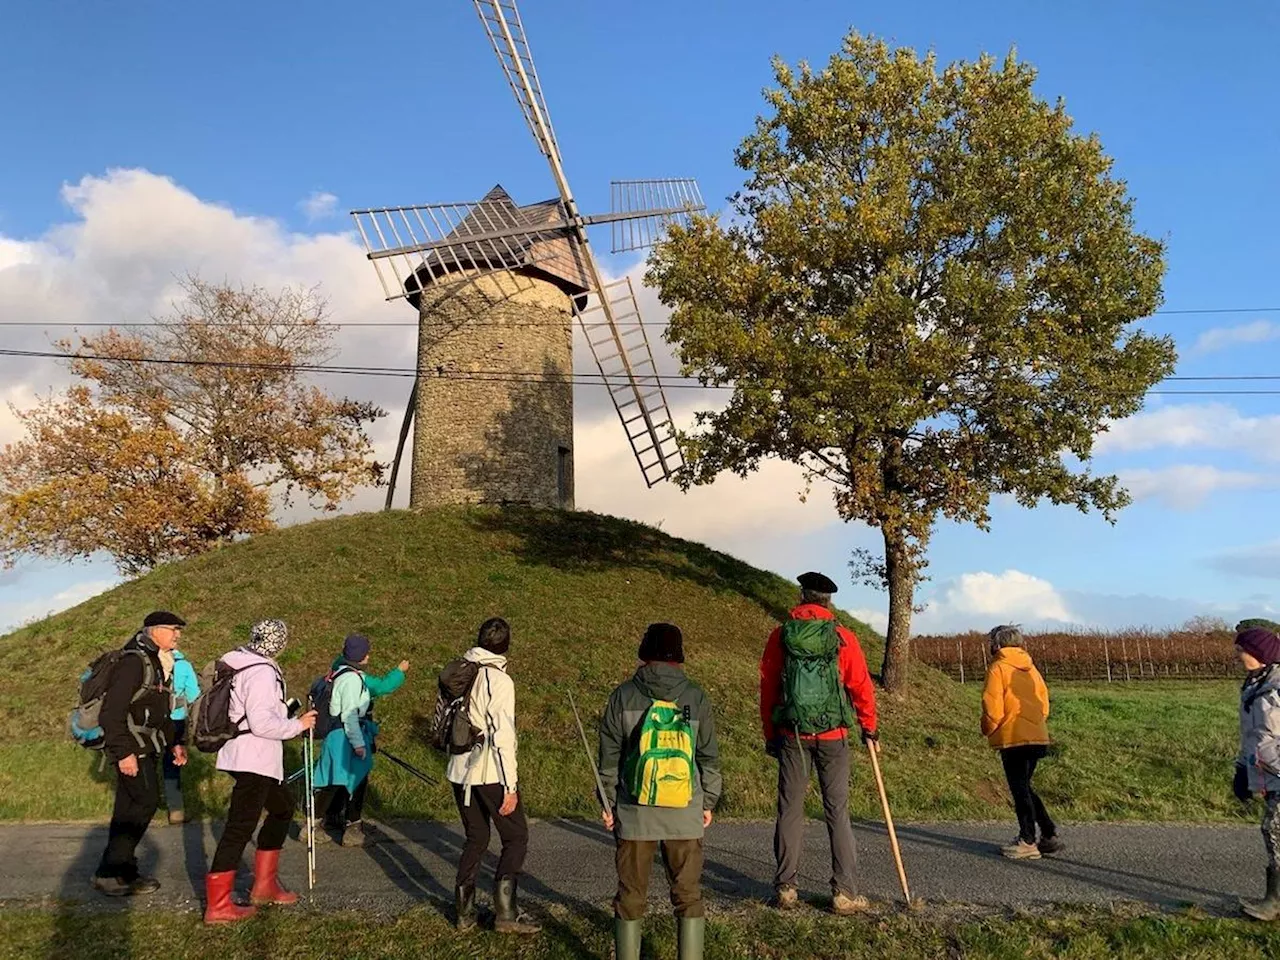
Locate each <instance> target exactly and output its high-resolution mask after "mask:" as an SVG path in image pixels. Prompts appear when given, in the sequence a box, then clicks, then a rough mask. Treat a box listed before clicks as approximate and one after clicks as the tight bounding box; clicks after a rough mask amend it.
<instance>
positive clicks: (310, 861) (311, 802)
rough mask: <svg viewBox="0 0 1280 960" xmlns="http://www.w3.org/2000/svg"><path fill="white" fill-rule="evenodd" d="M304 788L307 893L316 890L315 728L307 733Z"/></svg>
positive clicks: (304, 752) (304, 747) (303, 749)
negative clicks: (305, 796) (305, 798)
mask: <svg viewBox="0 0 1280 960" xmlns="http://www.w3.org/2000/svg"><path fill="white" fill-rule="evenodd" d="M302 753H303V758H302V771H303V786H304V788H305V789H306V791H307V802H306V808H305V809H306V811H307V892H308V893H310V892H312V891H314V890H315V888H316V791H315V782H314V777H313V773H312V771H313V770H314V769H315V754H316V735H315V728H314V727H313V728H312V729H310V730H308V731H307V741H306V743H305V744H304V745H303V748H302Z"/></svg>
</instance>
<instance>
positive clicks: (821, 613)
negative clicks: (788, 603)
mask: <svg viewBox="0 0 1280 960" xmlns="http://www.w3.org/2000/svg"><path fill="white" fill-rule="evenodd" d="M835 618H836V615H835V614H834V613H832V612H831V611H830V610H828V609H827V608H826V607H824V606H823V605H822V604H820V603H802V604H800V605H799V606H798V607H792V608H791V619H792V620H834V619H835Z"/></svg>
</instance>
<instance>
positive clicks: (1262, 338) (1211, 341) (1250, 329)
mask: <svg viewBox="0 0 1280 960" xmlns="http://www.w3.org/2000/svg"><path fill="white" fill-rule="evenodd" d="M1269 340H1280V323H1273V322H1271V321H1270V320H1254V321H1252V322H1250V323H1242V324H1239V325H1237V326H1234V327H1214V328H1213V329H1212V330H1206V331H1205V332H1204V333H1202V334H1200V336H1199V337H1197V338H1196V343H1195V346H1194V347H1193V348H1192V349H1193V350H1195V352H1197V353H1212V352H1213V351H1215V350H1224V349H1227V348H1228V347H1234V346H1237V345H1239V344H1247V343H1266V342H1267V341H1269Z"/></svg>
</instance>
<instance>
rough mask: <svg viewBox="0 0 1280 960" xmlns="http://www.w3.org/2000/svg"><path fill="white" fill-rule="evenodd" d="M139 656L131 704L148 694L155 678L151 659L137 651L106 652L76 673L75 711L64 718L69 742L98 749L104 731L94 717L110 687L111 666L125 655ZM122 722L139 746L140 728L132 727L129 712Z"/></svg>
mask: <svg viewBox="0 0 1280 960" xmlns="http://www.w3.org/2000/svg"><path fill="white" fill-rule="evenodd" d="M135 655H136V656H139V657H142V686H140V687H138V689H137V690H135V691H134V694H133V697H132V698H130V700H129V703H130V704H131V705H132V704H134V703H137V702H138V701H139V700H140V699H142V698H143V697H144V696H146V695H147V694H148V693H150V692H151V691H152V688H153V687H154V686H155V682H156V677H155V669H154V668H153V667H152V666H151V658H150V657H148V656H147V655H146V654H145V653H143V652H142V651H141V650H132V649H129V650H126V649H124V648H119V649H116V650H108V651H107V652H106V653H104V654H102V656H100V657H98V659H96V660H94V661H93V663H91V664H89V666H88V668H87V669H86V670H85V671H84V673H82V674H80V693H79V696H78V698H77V700H76V708H75V709H74V710H72V711H71V716H70V717H69V718H68V723H67V726H68V729H69V730H70V733H71V739H72V740H74V741H75V742H76V743H78V744H80V746H82V747H87V748H89V749H90V750H101V749H102V748H103V745H104V743H105V740H106V732H105V731H104V730H103V729H102V725H101V724H100V723H99V722H98V714H99V713H100V712H101V710H102V700H103V697H105V696H106V693H107V688H108V687H110V686H111V681H112V675H113V674H114V672H115V666H116V664H117V663H119V662H120V661H121V660H123V659H124V658H125V657H129V656H135ZM125 722H126V723H127V724H128V725H129V732H130V733H132V734H133V735H134V737H136V738H139V743H143V742H144V741H143V740H142V739H141V736H140V734H141V732H142V730H141V728H139V727H136V725H135V724H134V721H133V713H132V711H130V712H129V713H128V714H127V715H126V717H125Z"/></svg>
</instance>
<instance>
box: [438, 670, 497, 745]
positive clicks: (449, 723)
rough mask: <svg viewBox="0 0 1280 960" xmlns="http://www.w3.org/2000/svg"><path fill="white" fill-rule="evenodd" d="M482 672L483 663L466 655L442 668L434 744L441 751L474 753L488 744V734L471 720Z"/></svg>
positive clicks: (439, 680)
mask: <svg viewBox="0 0 1280 960" xmlns="http://www.w3.org/2000/svg"><path fill="white" fill-rule="evenodd" d="M479 675H480V664H478V663H475V662H474V661H472V660H466V659H462V658H459V659H457V660H450V661H449V662H448V663H446V664H445V665H444V669H443V670H441V671H440V677H439V679H438V680H437V681H436V682H437V686H438V688H439V692H438V694H437V695H436V709H435V713H434V715H433V716H432V718H431V745H432V746H433V747H435V748H436V749H437V750H439V751H440V752H441V753H445V754H449V755H450V756H457V755H460V754H464V753H470V752H471V751H472V750H474V749H475V747H476V746H477V745H478V744H481V743H484V733H483V732H482V731H481V730H480V729H479V728H478V727H476V726H475V725H474V724H473V723H472V722H471V689H472V687H474V686H475V684H476V677H478V676H479Z"/></svg>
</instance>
